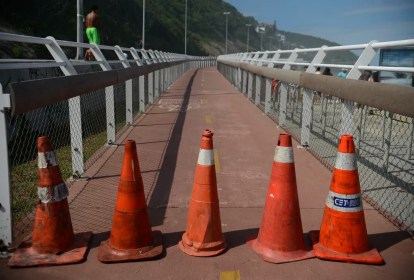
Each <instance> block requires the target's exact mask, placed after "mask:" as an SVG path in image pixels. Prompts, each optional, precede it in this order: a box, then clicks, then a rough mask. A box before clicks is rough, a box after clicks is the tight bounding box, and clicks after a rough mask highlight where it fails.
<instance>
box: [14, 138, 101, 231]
mask: <svg viewBox="0 0 414 280" xmlns="http://www.w3.org/2000/svg"><path fill="white" fill-rule="evenodd" d="M105 143H106V131H104V132H101V133H98V134H94V135H90V136H88V137H86V138H85V139H84V142H83V145H84V151H83V154H84V162H86V161H87V160H88V159H90V158H91V157H92V156H93V155H94V153H95V152H96V151H97V150H98V149H99V148H100V147H102V146H103V145H104V144H105ZM52 145H53V143H52ZM55 153H56V157H57V159H58V162H59V168H60V171H61V173H62V178H63V180H64V181H66V180H67V179H68V178H70V177H71V176H72V160H71V152H70V146H64V147H61V148H59V149H56V150H55ZM37 186H38V167H37V159H35V160H31V161H28V162H25V163H23V164H20V165H18V166H14V167H12V170H11V188H12V215H13V223H14V224H16V223H18V222H20V221H21V219H22V218H23V217H25V216H26V215H27V214H28V213H30V212H31V211H32V210H33V209H34V207H35V205H36V203H37Z"/></svg>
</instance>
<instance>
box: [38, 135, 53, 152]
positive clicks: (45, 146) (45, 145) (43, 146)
mask: <svg viewBox="0 0 414 280" xmlns="http://www.w3.org/2000/svg"><path fill="white" fill-rule="evenodd" d="M37 149H38V150H39V152H49V151H52V150H53V149H52V146H51V145H50V142H49V137H47V136H39V137H38V138H37Z"/></svg>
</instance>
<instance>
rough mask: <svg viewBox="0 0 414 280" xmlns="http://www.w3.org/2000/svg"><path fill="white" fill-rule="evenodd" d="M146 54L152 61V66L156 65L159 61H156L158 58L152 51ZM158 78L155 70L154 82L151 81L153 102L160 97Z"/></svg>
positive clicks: (158, 75)
mask: <svg viewBox="0 0 414 280" xmlns="http://www.w3.org/2000/svg"><path fill="white" fill-rule="evenodd" d="M148 53H149V55H150V56H151V58H152V60H153V61H154V64H157V63H158V62H159V61H158V58H157V57H156V55H155V53H154V51H153V50H149V51H148ZM159 77H160V73H159V71H158V70H155V71H154V80H153V83H154V100H155V99H157V98H158V96H159V95H160V93H159V90H160V88H159ZM154 100H153V102H154Z"/></svg>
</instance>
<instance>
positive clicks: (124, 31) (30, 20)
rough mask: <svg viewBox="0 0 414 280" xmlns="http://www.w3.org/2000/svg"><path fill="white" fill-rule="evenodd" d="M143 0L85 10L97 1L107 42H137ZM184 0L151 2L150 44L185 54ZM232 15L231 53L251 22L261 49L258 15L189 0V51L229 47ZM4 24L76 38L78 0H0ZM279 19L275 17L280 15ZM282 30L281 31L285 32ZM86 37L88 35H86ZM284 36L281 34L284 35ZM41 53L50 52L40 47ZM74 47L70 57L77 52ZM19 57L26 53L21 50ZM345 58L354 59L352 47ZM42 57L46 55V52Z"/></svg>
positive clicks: (304, 41) (314, 41)
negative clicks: (226, 40)
mask: <svg viewBox="0 0 414 280" xmlns="http://www.w3.org/2000/svg"><path fill="white" fill-rule="evenodd" d="M142 2H143V1H142V0H123V1H118V0H100V1H92V0H84V14H85V15H86V14H87V13H88V12H89V7H90V6H91V5H92V4H95V3H98V4H99V7H100V10H99V14H100V15H101V18H102V22H103V24H104V26H105V31H106V34H107V35H108V40H107V41H106V42H104V44H107V45H121V46H135V47H138V46H139V43H140V41H141V39H142V38H141V33H142ZM184 11H185V0H150V1H146V26H145V29H146V35H145V47H146V48H147V49H158V50H162V51H169V52H176V53H184ZM224 11H228V12H230V13H231V14H230V15H229V16H228V52H229V53H234V52H242V51H245V50H246V47H247V46H246V43H247V27H246V24H251V25H252V26H251V27H250V42H249V46H250V50H252V51H254V50H260V39H261V38H260V37H261V36H260V35H261V34H259V33H257V32H256V31H255V28H256V27H257V26H259V25H261V24H260V23H258V22H257V21H256V20H255V19H254V18H253V17H245V16H243V15H242V14H241V13H240V12H238V11H237V9H236V8H235V7H233V6H232V5H230V4H228V3H226V2H224V1H222V0H208V1H205V0H190V1H188V25H187V26H188V35H187V53H188V54H191V55H218V54H223V53H224V52H225V16H224V15H223V12H224ZM0 18H1V19H2V20H3V21H2V22H1V20H0V26H9V27H10V26H11V27H13V28H14V29H15V32H17V33H23V34H28V35H34V36H41V37H45V36H50V35H51V36H54V37H55V38H57V39H62V40H70V41H76V1H64V0H43V1H30V0H15V1H6V0H0ZM275 20H276V19H275ZM277 34H280V35H285V36H286V39H287V40H288V41H289V44H285V45H283V44H281V43H280V42H277V41H276V36H275V35H277ZM280 35H279V36H280ZM262 36H263V42H262V45H263V48H267V47H268V46H269V36H274V37H275V38H274V39H273V40H274V47H280V48H292V47H300V46H302V47H319V46H322V45H328V46H331V45H337V44H336V43H334V42H330V41H326V40H323V39H320V38H316V37H312V36H306V35H302V34H298V33H292V32H285V31H281V30H277V28H276V24H269V25H267V26H266V30H265V32H264V34H263V35H262ZM85 37H86V36H85ZM279 38H280V37H279ZM36 51H37V54H38V55H40V54H41V55H42V56H47V55H48V54H47V51H46V50H45V49H44V48H40V49H38V50H36ZM74 52H75V51H74V50H72V52H71V53H68V56H70V57H74V56H75V53H74ZM12 53H13V55H15V56H19V57H21V56H24V55H25V53H23V54H22V53H21V52H20V51H18V50H15V51H13V52H12ZM344 55H345V57H344V58H343V59H340V60H341V61H342V60H352V61H353V60H354V59H355V56H354V55H353V54H352V53H350V52H347V53H346V54H344ZM42 58H43V57H42Z"/></svg>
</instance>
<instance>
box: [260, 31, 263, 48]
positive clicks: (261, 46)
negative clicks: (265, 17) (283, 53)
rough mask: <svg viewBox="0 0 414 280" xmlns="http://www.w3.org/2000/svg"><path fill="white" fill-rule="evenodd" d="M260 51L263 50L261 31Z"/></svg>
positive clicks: (261, 33) (261, 34)
mask: <svg viewBox="0 0 414 280" xmlns="http://www.w3.org/2000/svg"><path fill="white" fill-rule="evenodd" d="M260 51H263V32H260Z"/></svg>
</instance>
